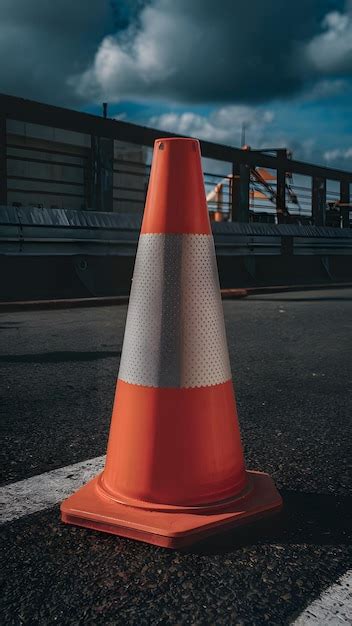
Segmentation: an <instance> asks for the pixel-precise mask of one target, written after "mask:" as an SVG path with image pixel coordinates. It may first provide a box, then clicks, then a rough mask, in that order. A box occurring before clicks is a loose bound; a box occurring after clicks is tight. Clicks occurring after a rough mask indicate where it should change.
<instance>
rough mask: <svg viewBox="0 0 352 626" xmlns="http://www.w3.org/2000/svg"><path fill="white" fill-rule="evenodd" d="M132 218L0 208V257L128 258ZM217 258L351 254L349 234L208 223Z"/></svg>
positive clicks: (135, 226)
mask: <svg viewBox="0 0 352 626" xmlns="http://www.w3.org/2000/svg"><path fill="white" fill-rule="evenodd" d="M140 224H141V218H140V217H139V216H138V215H135V216H133V215H127V214H126V215H123V214H122V215H121V214H116V213H98V212H87V211H74V210H68V209H48V210H46V209H38V208H35V207H34V208H33V207H28V208H24V207H21V208H17V207H7V206H5V207H0V254H2V255H18V256H43V255H44V256H45V255H47V256H61V255H82V254H83V255H87V256H89V255H93V256H111V255H115V256H134V254H135V251H136V245H137V241H138V236H139V229H140ZM213 233H214V238H215V245H216V249H217V254H218V255H220V256H268V255H269V256H280V255H284V256H286V255H300V256H301V255H307V256H308V255H322V256H329V255H352V230H351V229H340V228H326V227H319V226H299V225H295V224H255V223H253V224H243V223H235V222H230V223H229V222H223V223H214V224H213Z"/></svg>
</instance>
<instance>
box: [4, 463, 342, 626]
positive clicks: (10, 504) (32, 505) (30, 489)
mask: <svg viewBox="0 0 352 626" xmlns="http://www.w3.org/2000/svg"><path fill="white" fill-rule="evenodd" d="M104 464H105V455H103V456H98V457H96V458H94V459H88V460H87V461H82V462H81V463H75V464H74V465H67V466H66V467H60V468H59V469H56V470H52V471H51V472H46V473H45V474H40V475H39V476H32V477H31V478H27V479H25V480H20V481H19V482H17V483H12V484H10V485H5V486H4V487H0V524H5V523H6V522H11V521H12V520H15V519H18V518H19V517H24V516H26V515H30V514H31V513H37V512H38V511H43V510H44V509H48V508H50V507H51V506H54V505H55V504H57V503H58V502H61V501H62V500H64V499H65V498H66V497H67V496H69V495H70V494H71V493H73V492H74V491H75V490H76V489H79V487H81V486H82V485H84V484H85V483H86V482H88V480H90V479H91V478H93V477H94V476H95V475H96V474H98V473H99V472H100V471H101V470H102V469H103V467H104ZM344 624H348V625H351V624H352V570H350V571H348V572H347V573H346V574H345V575H344V576H342V577H341V578H340V579H339V580H338V581H337V583H335V584H334V585H332V586H331V587H329V588H328V589H327V590H326V591H325V592H324V593H323V594H322V595H321V596H320V597H319V598H318V599H317V600H315V601H314V602H313V603H312V604H311V605H310V606H309V607H308V608H307V609H306V610H305V611H304V612H303V613H302V614H301V615H300V616H299V617H298V619H296V620H295V621H294V622H292V626H310V625H312V626H343V625H344Z"/></svg>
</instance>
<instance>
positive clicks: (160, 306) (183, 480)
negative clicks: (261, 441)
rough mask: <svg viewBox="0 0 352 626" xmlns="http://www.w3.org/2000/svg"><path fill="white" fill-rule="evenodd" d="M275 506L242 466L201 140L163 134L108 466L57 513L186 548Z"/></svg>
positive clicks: (269, 487)
mask: <svg viewBox="0 0 352 626" xmlns="http://www.w3.org/2000/svg"><path fill="white" fill-rule="evenodd" d="M280 507H281V497H280V495H279V493H278V492H277V490H276V488H275V485H274V483H273V481H272V479H271V478H270V477H269V476H268V475H267V474H262V473H259V472H246V470H245V466H244V459H243V452H242V446H241V440H240V433H239V427H238V420H237V412H236V404H235V399H234V393H233V387H232V380H231V370H230V364H229V358H228V351H227V343H226V335H225V327H224V320H223V311H222V303H221V299H220V289H219V280H218V272H217V266H216V258H215V251H214V242H213V237H212V234H211V229H210V223H209V217H208V211H207V205H206V199H205V193H204V183H203V176H202V170H201V160H200V150H199V143H198V142H197V141H196V140H194V139H178V138H175V139H160V140H158V141H156V144H155V149H154V158H153V165H152V171H151V179H150V184H149V189H148V196H147V202H146V207H145V213H144V219H143V224H142V231H141V236H140V239H139V244H138V251H137V257H136V262H135V268H134V276H133V284H132V289H131V295H130V303H129V308H128V316H127V322H126V330H125V338H124V343H123V350H122V357H121V364H120V371H119V377H118V382H117V388H116V397H115V404H114V409H113V416H112V422H111V430H110V437H109V444H108V451H107V459H106V465H105V469H104V471H103V472H102V474H100V475H99V476H98V477H96V478H94V479H93V480H92V481H91V482H89V483H88V484H87V485H85V486H84V487H83V488H82V489H80V490H79V491H78V492H77V493H76V494H74V495H73V496H71V497H69V498H68V499H67V500H66V501H65V502H64V503H63V504H62V505H61V511H62V519H63V521H64V522H67V523H70V524H77V525H79V526H86V527H88V528H93V529H97V530H102V531H105V532H109V533H114V534H117V535H122V536H124V537H130V538H133V539H139V540H142V541H146V542H149V543H152V544H156V545H160V546H165V547H181V546H184V545H188V544H191V543H193V542H195V541H197V540H199V539H201V538H203V537H205V536H207V535H209V534H212V533H215V532H218V531H220V530H225V529H227V528H229V527H230V526H232V525H234V524H239V523H243V522H244V521H247V520H248V521H249V520H252V519H254V518H257V517H259V516H261V515H263V514H264V513H269V512H273V511H274V510H277V509H279V508H280Z"/></svg>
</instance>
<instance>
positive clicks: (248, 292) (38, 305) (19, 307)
mask: <svg viewBox="0 0 352 626" xmlns="http://www.w3.org/2000/svg"><path fill="white" fill-rule="evenodd" d="M351 287H352V283H329V284H327V283H320V284H315V285H307V284H304V285H273V286H270V287H263V286H262V287H246V288H241V289H222V290H221V297H222V299H223V300H232V299H237V298H245V297H246V296H252V295H265V294H270V293H280V292H282V293H284V292H287V291H313V290H316V289H347V288H351ZM128 301H129V296H105V297H102V298H60V299H57V300H23V301H16V302H11V301H10V302H8V301H7V302H0V313H2V312H15V311H29V310H35V311H41V310H45V309H73V308H79V307H95V306H111V305H115V306H116V305H117V306H118V305H124V304H128Z"/></svg>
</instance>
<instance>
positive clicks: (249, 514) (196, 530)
mask: <svg viewBox="0 0 352 626" xmlns="http://www.w3.org/2000/svg"><path fill="white" fill-rule="evenodd" d="M247 476H248V480H249V481H250V483H251V487H252V488H251V490H250V491H249V492H246V494H245V495H244V496H243V497H241V496H239V498H238V499H237V500H234V501H232V502H231V503H229V504H228V505H225V504H224V508H223V509H222V511H221V512H219V509H217V510H216V512H214V513H211V509H209V508H208V509H207V510H206V511H201V510H199V512H192V513H174V512H164V511H146V510H145V509H139V508H136V507H130V506H126V505H124V504H120V503H118V502H116V501H114V500H112V499H110V498H109V497H108V496H105V495H102V494H101V491H100V490H98V489H97V482H98V477H96V478H94V479H93V480H91V481H90V482H89V483H88V484H87V485H85V486H84V487H82V488H81V489H80V490H79V491H77V493H75V494H73V495H72V496H70V497H69V498H68V499H67V500H65V502H63V503H62V505H61V519H62V521H63V522H65V523H66V524H73V525H76V526H83V527H85V528H90V529H92V530H100V531H102V532H106V533H111V534H114V535H119V536H121V537H127V538H129V539H136V540H138V541H144V542H146V543H151V544H153V545H156V546H161V547H164V548H183V547H186V546H190V545H192V544H193V543H196V542H198V541H200V540H202V539H204V538H206V537H208V536H210V535H213V534H216V533H219V532H224V531H226V530H228V529H229V528H232V527H234V526H240V525H242V524H245V523H250V522H253V521H255V520H256V519H258V518H260V517H263V516H265V515H268V514H270V513H274V512H276V511H278V510H279V509H281V507H282V499H281V496H280V494H279V492H278V491H277V489H276V487H275V484H274V482H273V480H272V479H271V478H270V476H269V475H268V474H263V473H261V472H247Z"/></svg>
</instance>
